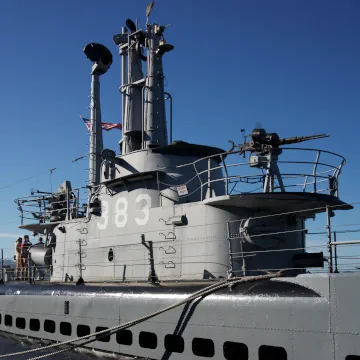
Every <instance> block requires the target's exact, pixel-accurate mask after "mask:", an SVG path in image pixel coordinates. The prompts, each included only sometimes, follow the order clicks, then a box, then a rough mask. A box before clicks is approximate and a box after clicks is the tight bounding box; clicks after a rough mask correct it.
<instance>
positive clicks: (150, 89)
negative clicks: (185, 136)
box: [113, 2, 174, 154]
mask: <svg viewBox="0 0 360 360" xmlns="http://www.w3.org/2000/svg"><path fill="white" fill-rule="evenodd" d="M150 5H151V6H150ZM150 5H149V6H148V9H147V12H146V17H147V21H146V31H142V30H139V29H137V26H136V25H135V23H134V22H133V21H132V20H130V19H127V20H126V25H127V28H128V29H129V32H128V31H127V28H123V29H122V33H121V34H117V35H115V36H114V37H113V42H114V43H115V44H116V45H118V46H119V54H120V55H121V56H122V85H121V87H120V91H121V93H122V96H123V102H122V103H123V137H122V140H121V141H120V143H121V152H122V154H127V153H130V152H132V151H136V150H140V149H147V148H151V147H156V146H163V145H167V143H168V140H167V130H166V116H165V99H164V74H163V65H162V57H163V55H164V54H165V53H166V52H168V51H171V50H172V49H173V48H174V47H173V46H172V45H168V44H166V42H165V39H164V35H163V33H164V31H165V29H166V26H159V25H157V24H148V17H149V15H150V11H151V9H152V7H153V5H154V3H153V2H152V3H151V4H150ZM144 49H147V52H148V55H147V56H145V55H144V54H143V51H144ZM126 57H127V62H126ZM142 61H146V63H147V66H146V68H147V74H146V76H145V77H144V74H143V71H142Z"/></svg>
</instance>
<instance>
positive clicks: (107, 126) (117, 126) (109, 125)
mask: <svg viewBox="0 0 360 360" xmlns="http://www.w3.org/2000/svg"><path fill="white" fill-rule="evenodd" d="M80 117H81V119H82V120H83V121H84V123H85V126H86V127H87V129H88V130H89V131H90V120H89V119H85V118H84V117H82V116H80ZM101 127H102V128H103V130H105V131H109V130H112V129H119V130H122V124H112V123H105V122H102V123H101Z"/></svg>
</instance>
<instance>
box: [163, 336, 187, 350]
mask: <svg viewBox="0 0 360 360" xmlns="http://www.w3.org/2000/svg"><path fill="white" fill-rule="evenodd" d="M165 349H166V351H168V352H176V353H182V352H184V339H183V338H182V337H181V336H179V335H166V336H165Z"/></svg>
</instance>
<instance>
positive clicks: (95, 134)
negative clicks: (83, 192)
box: [83, 43, 112, 193]
mask: <svg viewBox="0 0 360 360" xmlns="http://www.w3.org/2000/svg"><path fill="white" fill-rule="evenodd" d="M83 51H84V53H85V55H86V57H87V58H89V59H90V60H91V61H92V62H93V63H94V64H93V66H92V69H91V94H90V99H91V100H90V152H89V185H90V187H91V190H90V192H91V193H93V192H94V188H95V187H96V186H97V185H99V184H100V167H101V151H102V150H103V139H102V126H101V109H100V75H103V74H105V73H106V72H107V71H108V69H109V68H110V65H111V64H112V55H111V52H110V51H109V49H107V48H106V47H105V46H104V45H101V44H96V43H90V44H88V45H86V46H85V48H84V50H83Z"/></svg>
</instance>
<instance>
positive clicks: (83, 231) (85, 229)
mask: <svg viewBox="0 0 360 360" xmlns="http://www.w3.org/2000/svg"><path fill="white" fill-rule="evenodd" d="M76 231H78V232H79V233H80V234H82V235H85V234H87V233H88V229H87V228H82V229H76Z"/></svg>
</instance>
